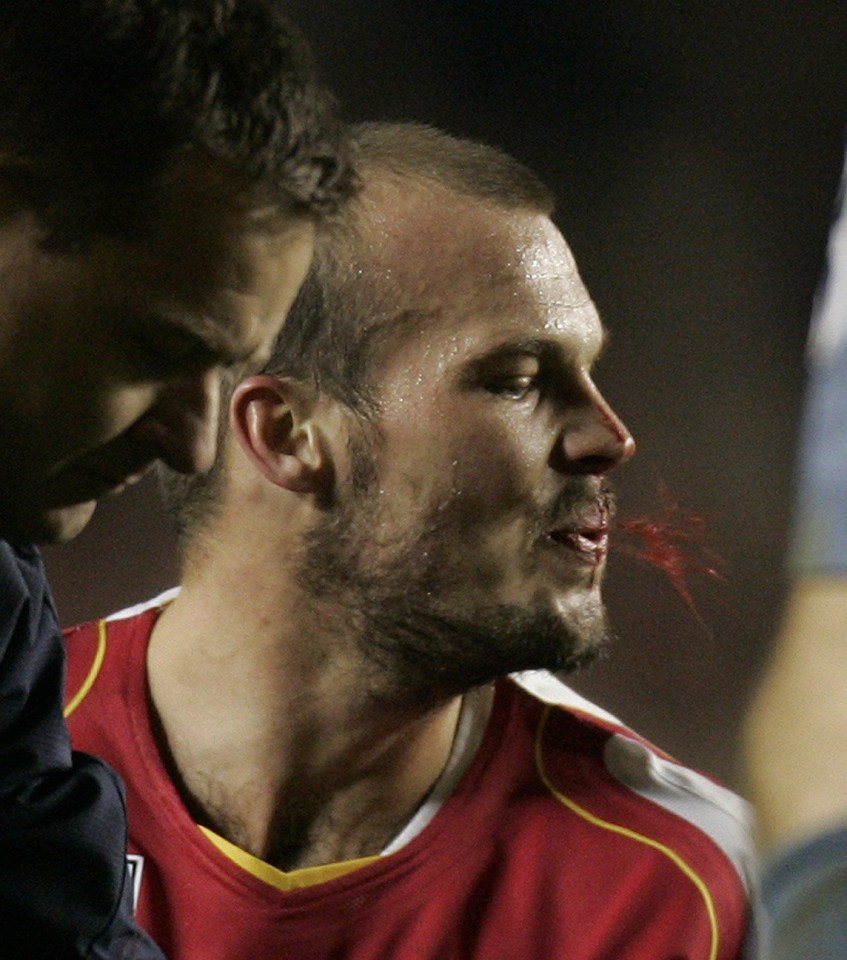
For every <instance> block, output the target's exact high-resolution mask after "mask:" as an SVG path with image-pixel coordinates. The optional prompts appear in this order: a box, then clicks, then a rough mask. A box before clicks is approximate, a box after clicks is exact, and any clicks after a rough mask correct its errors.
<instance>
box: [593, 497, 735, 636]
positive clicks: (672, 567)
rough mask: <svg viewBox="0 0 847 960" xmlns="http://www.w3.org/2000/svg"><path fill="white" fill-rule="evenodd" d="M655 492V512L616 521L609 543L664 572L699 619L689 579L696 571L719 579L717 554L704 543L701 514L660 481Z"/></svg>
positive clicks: (704, 526)
mask: <svg viewBox="0 0 847 960" xmlns="http://www.w3.org/2000/svg"><path fill="white" fill-rule="evenodd" d="M659 496H660V500H661V501H662V505H661V509H660V510H659V512H658V513H657V514H656V515H655V516H652V517H644V518H638V519H634V520H620V521H618V522H617V523H616V524H615V531H616V535H615V536H614V537H612V540H611V544H612V546H613V548H616V549H617V550H619V551H620V552H621V553H626V554H628V555H629V556H632V557H635V558H636V559H638V560H643V561H645V562H646V563H649V564H650V565H651V566H653V567H656V568H657V569H658V570H661V571H662V572H663V573H665V574H666V576H667V577H668V579H669V580H670V582H671V584H672V586H673V588H674V590H676V592H677V593H678V594H679V596H680V597H681V598H682V600H683V601H684V602H685V604H686V606H687V607H688V609H689V610H690V611H691V612H692V613H693V614H694V616H695V617H696V618H697V620H699V621H700V623H703V618H702V617H701V616H700V613H699V611H698V610H697V606H696V604H695V602H694V598H693V596H692V594H691V589H690V586H689V582H690V580H691V578H692V577H693V576H698V575H699V576H707V577H713V578H714V579H717V580H723V579H724V577H723V575H722V574H721V573H720V571H719V570H718V567H719V566H720V564H721V560H720V557H718V556H717V554H715V553H714V552H712V551H711V550H709V549H707V547H706V545H705V539H706V520H705V517H704V516H703V515H702V514H699V513H696V512H695V511H693V510H689V509H687V508H686V507H683V506H682V505H681V504H680V503H679V501H678V500H677V499H676V498H675V497H672V496H671V495H670V494H669V493H668V491H667V489H666V488H665V487H664V485H662V486H660V488H659ZM620 534H623V535H624V538H625V539H622V538H621V536H620Z"/></svg>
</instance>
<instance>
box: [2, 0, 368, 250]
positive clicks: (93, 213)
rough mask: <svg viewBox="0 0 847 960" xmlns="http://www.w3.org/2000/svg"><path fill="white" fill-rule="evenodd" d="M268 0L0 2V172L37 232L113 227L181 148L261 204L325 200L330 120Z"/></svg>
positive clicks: (327, 103)
mask: <svg viewBox="0 0 847 960" xmlns="http://www.w3.org/2000/svg"><path fill="white" fill-rule="evenodd" d="M280 6H281V5H280V3H279V2H278V0H2V3H0V176H2V177H3V179H4V180H5V181H6V183H7V184H8V185H9V186H10V187H11V189H12V191H13V192H14V193H16V195H17V196H18V197H19V199H20V202H21V204H22V205H24V206H26V207H28V208H29V209H31V210H32V211H33V212H34V214H35V215H36V217H37V218H38V220H39V222H40V223H41V225H42V226H43V227H44V228H45V232H46V234H47V237H48V243H49V240H50V239H52V242H53V245H54V246H56V247H61V245H62V240H63V238H68V239H69V241H71V242H72V239H73V238H74V237H75V236H76V237H85V236H87V235H91V234H97V233H107V234H117V235H126V234H129V233H131V232H132V230H133V223H134V222H137V220H138V217H139V214H140V213H143V211H144V198H145V196H146V194H148V193H149V191H150V190H151V189H152V188H153V187H155V184H156V182H157V180H158V178H159V177H160V176H161V175H162V173H163V172H164V171H165V170H167V169H168V167H169V166H170V165H171V164H172V163H173V162H174V161H175V160H176V159H177V157H178V156H179V155H180V153H181V152H184V151H185V150H186V149H188V148H197V149H199V150H200V151H204V152H206V153H207V154H209V155H210V156H211V157H214V158H218V159H220V160H222V161H224V162H225V163H227V164H228V165H229V166H231V167H232V168H233V170H234V171H235V172H236V173H237V174H238V175H239V177H240V178H242V179H243V181H244V184H245V188H246V189H248V190H253V191H256V193H257V194H260V195H261V196H262V197H263V199H264V202H270V203H279V204H280V205H281V206H283V207H287V208H289V209H291V210H292V211H293V212H295V213H297V212H300V213H303V214H317V213H320V212H323V211H331V210H333V209H335V207H336V206H337V205H338V203H339V202H340V200H342V199H343V198H345V197H346V196H347V195H348V194H349V192H350V189H351V184H352V176H351V169H350V164H349V160H348V157H347V155H346V148H345V142H344V134H343V128H342V126H341V125H340V123H339V121H338V120H337V117H336V109H335V103H334V100H333V98H332V96H331V95H330V94H329V93H328V91H327V90H326V89H325V88H324V87H323V86H322V85H321V84H320V82H319V81H318V78H317V74H316V69H315V64H314V62H313V58H312V54H311V51H310V50H309V47H308V45H307V44H306V43H305V41H304V40H303V39H302V37H301V36H300V34H299V33H298V32H297V30H296V29H295V28H294V27H293V26H292V25H291V24H290V23H289V22H288V21H287V20H286V19H285V18H284V16H283V15H282V14H281V12H280Z"/></svg>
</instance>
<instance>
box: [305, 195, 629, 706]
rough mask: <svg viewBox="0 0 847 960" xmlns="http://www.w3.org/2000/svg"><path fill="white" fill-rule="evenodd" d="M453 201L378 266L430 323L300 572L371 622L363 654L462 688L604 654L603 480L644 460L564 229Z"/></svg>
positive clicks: (387, 375)
mask: <svg viewBox="0 0 847 960" xmlns="http://www.w3.org/2000/svg"><path fill="white" fill-rule="evenodd" d="M457 204H458V201H457V200H456V199H455V198H453V204H452V208H450V211H451V212H450V214H449V216H447V217H444V218H443V219H444V222H445V224H446V225H445V226H442V225H441V224H440V222H439V219H438V216H436V215H433V216H432V217H431V220H430V222H429V223H426V222H424V221H423V220H421V219H420V218H419V219H418V220H417V221H414V222H415V229H416V231H417V234H416V237H414V236H410V237H406V236H403V235H401V236H399V237H398V238H395V242H394V246H393V250H394V251H396V250H403V251H404V254H403V257H402V259H401V258H400V257H397V255H396V253H391V252H389V254H388V255H387V256H386V262H385V263H384V264H380V265H379V266H380V269H381V270H382V271H383V272H382V273H379V274H378V275H380V276H382V275H384V276H392V277H393V278H394V279H395V282H396V283H397V285H398V289H402V291H404V293H406V292H408V291H412V293H411V294H410V299H407V300H404V301H403V302H402V304H400V305H398V307H397V309H394V310H392V312H393V313H394V314H396V315H398V316H400V315H406V316H409V317H412V318H414V319H413V320H411V321H410V322H409V323H408V324H407V325H406V326H405V327H403V328H402V329H401V330H400V331H399V332H397V334H396V336H395V337H394V339H393V340H391V341H390V346H388V347H387V348H386V349H385V356H384V358H383V359H382V361H381V363H380V365H379V373H378V374H375V375H374V377H373V381H374V384H375V403H376V407H377V413H376V415H375V416H374V421H373V438H372V439H370V440H360V441H359V442H358V443H353V445H352V450H353V461H354V469H353V470H352V471H351V476H354V475H355V476H357V477H358V478H360V483H359V486H360V488H363V489H360V490H359V491H356V490H355V488H354V485H353V484H352V483H349V482H348V483H344V484H342V485H340V486H341V491H340V493H339V498H340V500H339V504H338V506H337V508H336V511H335V515H334V516H333V515H331V514H330V515H328V516H327V518H326V521H325V522H323V523H321V524H319V526H318V528H316V530H315V531H313V534H312V536H311V537H310V546H309V554H308V564H307V569H306V570H304V575H303V576H302V577H301V582H302V583H304V584H307V583H310V582H311V583H321V578H322V580H323V583H322V586H321V588H320V589H321V590H322V592H323V593H324V594H325V595H327V596H331V597H338V598H346V600H347V602H349V604H350V607H351V621H352V622H355V620H356V618H357V617H360V616H361V614H364V621H365V623H366V626H365V628H364V629H363V631H362V637H363V644H364V645H365V648H366V649H365V650H363V655H366V654H367V653H368V650H369V651H370V654H371V655H375V656H377V657H379V658H380V659H379V662H380V665H381V667H382V668H383V669H384V670H386V669H388V668H389V665H392V664H393V665H394V666H395V667H396V668H397V670H398V671H399V674H398V677H397V679H398V681H399V682H400V683H406V684H408V686H409V687H414V686H415V684H422V685H426V684H427V683H436V684H442V685H443V686H444V687H445V688H447V689H450V690H457V689H458V690H461V689H466V688H467V687H468V686H471V685H473V684H475V683H479V682H482V681H485V680H488V679H491V678H492V677H494V676H499V675H502V674H504V673H509V672H513V671H515V670H520V669H529V668H541V667H546V668H550V669H566V668H570V667H573V666H576V665H578V664H579V663H581V662H583V661H584V660H586V659H590V658H591V657H592V656H593V654H594V653H595V652H596V650H597V648H598V646H599V645H600V644H601V643H602V641H603V640H604V638H605V633H606V622H605V615H604V609H603V603H602V598H601V584H602V579H603V573H604V569H605V564H606V555H607V548H608V535H609V528H610V523H611V517H612V512H613V498H612V495H611V492H610V490H609V487H608V484H607V482H606V481H605V479H604V474H605V472H606V471H607V470H609V469H611V468H612V467H614V466H615V465H617V464H618V463H619V462H621V461H623V460H625V459H627V458H628V457H629V456H630V455H631V454H632V452H633V450H634V444H633V441H632V438H631V436H630V435H629V432H628V431H627V429H626V427H625V426H624V425H623V424H622V423H621V422H620V421H619V420H618V419H617V417H616V416H615V414H614V412H613V411H612V410H611V408H610V407H609V406H608V404H607V403H606V401H605V400H604V398H603V397H602V395H601V394H600V393H599V391H598V390H597V387H596V386H595V385H594V383H593V380H592V376H591V371H592V367H593V365H594V363H595V361H596V359H597V357H598V355H599V353H600V351H601V349H602V346H603V343H604V331H603V328H602V326H601V324H600V320H599V317H598V315H597V311H596V309H595V308H594V305H593V304H592V302H591V300H590V298H589V297H588V294H587V292H586V290H585V288H584V286H583V284H582V282H581V280H580V278H579V275H578V273H577V271H576V268H575V266H574V263H573V259H572V257H571V255H570V252H569V250H568V248H567V245H566V244H565V241H564V239H563V238H562V236H561V234H560V233H559V232H558V230H556V228H555V227H554V226H553V224H552V223H551V222H550V221H549V220H548V219H547V218H546V217H543V216H540V215H535V214H532V213H529V212H525V211H517V212H514V211H503V210H498V209H495V210H492V209H490V208H487V207H485V206H483V205H480V204H470V203H468V204H467V205H466V206H467V208H468V209H467V210H465V211H461V210H459V211H457V210H456V209H454V208H455V207H456V206H457ZM382 229H383V232H385V229H386V228H384V227H382ZM423 237H427V239H426V240H423V239H421V238H423ZM416 245H418V246H420V249H416ZM421 264H424V265H425V266H423V267H422V266H421ZM401 307H402V309H401ZM365 436H366V437H367V432H366V433H365ZM361 478H364V480H362V479H361ZM327 578H329V580H331V581H332V582H331V584H328V582H327ZM403 671H406V673H405V675H404V673H403Z"/></svg>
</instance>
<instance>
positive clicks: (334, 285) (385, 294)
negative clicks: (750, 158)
mask: <svg viewBox="0 0 847 960" xmlns="http://www.w3.org/2000/svg"><path fill="white" fill-rule="evenodd" d="M351 147H352V156H353V163H354V165H355V168H356V171H357V174H358V175H359V177H360V179H361V181H362V183H363V185H364V189H363V191H362V193H361V194H360V195H359V196H357V197H354V198H353V200H352V201H350V202H349V203H347V204H345V206H344V207H343V208H342V209H341V210H340V211H339V212H338V214H337V215H335V216H334V217H332V218H330V219H329V220H328V221H327V222H326V223H325V224H324V225H323V226H322V229H321V231H320V234H319V236H318V241H317V244H316V248H315V256H314V259H313V261H312V265H311V268H310V270H309V273H308V274H307V277H306V280H305V282H304V284H303V286H302V287H301V288H300V292H299V294H298V295H297V298H296V299H295V301H294V303H293V305H292V307H291V309H290V311H289V313H288V318H287V320H286V322H285V324H284V326H283V328H282V331H281V332H280V334H279V336H278V338H277V340H276V343H275V346H274V348H273V351H272V354H271V357H270V359H269V360H268V362H267V363H266V364H265V366H264V367H263V369H262V370H261V371H260V372H261V373H266V374H269V375H271V376H278V377H292V378H294V379H297V380H300V381H303V382H311V383H313V384H314V385H315V387H316V388H317V389H318V390H319V391H321V392H323V393H325V394H327V395H329V396H331V397H333V398H334V399H336V400H338V401H339V402H341V403H343V404H344V405H345V406H347V407H348V408H349V409H350V410H351V411H353V412H354V413H356V414H357V415H359V416H360V417H362V418H366V419H368V418H370V417H372V416H373V414H374V407H373V404H372V391H373V389H374V388H375V387H377V386H378V385H377V384H376V383H374V382H373V381H374V379H375V376H374V375H375V373H376V370H375V366H376V364H375V361H376V359H377V357H378V356H380V355H381V353H382V351H381V350H380V349H378V347H381V346H382V345H383V344H384V343H385V337H386V335H387V334H386V331H387V330H388V331H390V328H391V325H392V322H393V321H397V320H401V319H402V317H398V316H396V312H397V305H396V296H395V295H394V291H393V289H391V288H389V285H387V284H386V283H385V282H384V281H383V280H382V279H381V278H380V277H371V276H370V272H371V271H370V270H369V267H370V266H371V265H369V263H368V262H367V257H368V254H367V245H366V243H365V242H364V236H363V234H364V230H363V229H362V225H363V222H364V220H365V218H366V217H367V215H368V206H367V185H368V183H369V182H371V181H376V180H380V181H383V182H389V183H394V184H396V185H398V186H399V187H400V188H401V189H402V186H403V184H404V183H416V184H424V185H425V184H432V185H434V186H438V187H441V188H443V189H446V190H448V191H449V192H451V193H454V194H456V195H457V196H460V197H465V198H468V199H471V200H477V201H480V202H482V203H485V204H490V205H491V206H493V207H500V208H504V209H508V210H513V209H518V210H529V211H532V212H535V213H540V214H543V215H545V216H550V215H551V214H552V212H553V207H554V201H553V195H552V193H551V191H550V190H549V189H548V188H547V187H546V186H545V185H544V184H543V183H542V182H541V180H539V178H538V177H537V176H536V175H535V174H534V173H532V171H530V170H529V169H528V168H527V167H525V166H524V165H523V164H522V163H520V162H519V161H517V160H515V159H514V158H512V157H510V156H509V155H508V154H506V153H504V152H503V151H501V150H499V149H497V148H495V147H491V146H487V145H485V144H481V143H476V142H473V141H470V140H465V139H460V138H458V137H453V136H450V135H448V134H446V133H443V132H441V131H440V130H436V129H434V128H432V127H429V126H426V125H423V124H417V123H361V124H357V125H355V126H353V127H352V128H351ZM448 215H449V214H448ZM423 269H425V267H423ZM380 318H381V319H383V320H387V322H383V323H381V322H379V319H380ZM234 386H235V383H234V382H233V383H232V384H231V387H232V388H234ZM224 393H225V395H226V394H227V393H229V394H230V395H231V390H230V391H224ZM227 406H228V404H226V403H225V402H224V403H222V411H221V413H222V423H221V429H222V430H226V429H227V427H226V424H227V422H228V419H227V411H226V407H227ZM223 446H224V445H223V444H220V445H219V452H218V458H217V460H216V462H215V465H214V466H213V467H212V469H211V471H209V473H207V474H203V475H199V476H194V477H183V476H181V475H178V474H175V473H173V472H171V471H168V470H167V469H166V468H162V476H163V488H164V491H165V499H166V502H167V504H168V506H169V508H170V511H171V513H172V514H173V516H174V517H175V519H176V523H177V531H178V534H179V537H180V540H181V542H182V545H183V548H184V547H185V545H186V543H187V542H188V541H189V540H190V539H191V537H192V535H193V533H194V532H195V531H196V530H197V529H198V528H199V527H200V526H201V525H202V523H203V522H205V520H206V519H207V518H208V517H209V515H210V514H211V512H212V511H213V509H214V505H215V503H216V502H217V501H218V499H219V497H220V493H221V483H222V473H223V466H222V465H223V453H222V450H223Z"/></svg>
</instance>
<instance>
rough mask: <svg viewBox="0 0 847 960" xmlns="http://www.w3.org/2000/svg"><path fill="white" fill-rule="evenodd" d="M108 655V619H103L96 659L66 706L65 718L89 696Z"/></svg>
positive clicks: (98, 633) (100, 624) (98, 630)
mask: <svg viewBox="0 0 847 960" xmlns="http://www.w3.org/2000/svg"><path fill="white" fill-rule="evenodd" d="M105 657H106V621H105V620H101V621H100V623H99V624H98V629H97V651H96V652H95V654H94V659H93V660H92V662H91V669H90V670H89V671H88V676H87V677H86V678H85V680H84V681H83V683H82V686H81V687H80V688H79V690H77V692H76V694H75V695H74V697H73V699H72V700H71V702H70V703H69V704H68V705H67V706H66V707H65V718H66V719H67V718H68V717H69V716H70V715H71V714H72V713H73V712H74V710H76V708H77V707H78V706H79V705H80V704H81V703H82V701H83V700H84V699H85V698H86V697H87V696H88V693H89V691H90V690H91V688H92V687H93V686H94V682H95V681H96V680H97V676H98V674H99V673H100V668H101V667H102V666H103V660H104V659H105Z"/></svg>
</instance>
